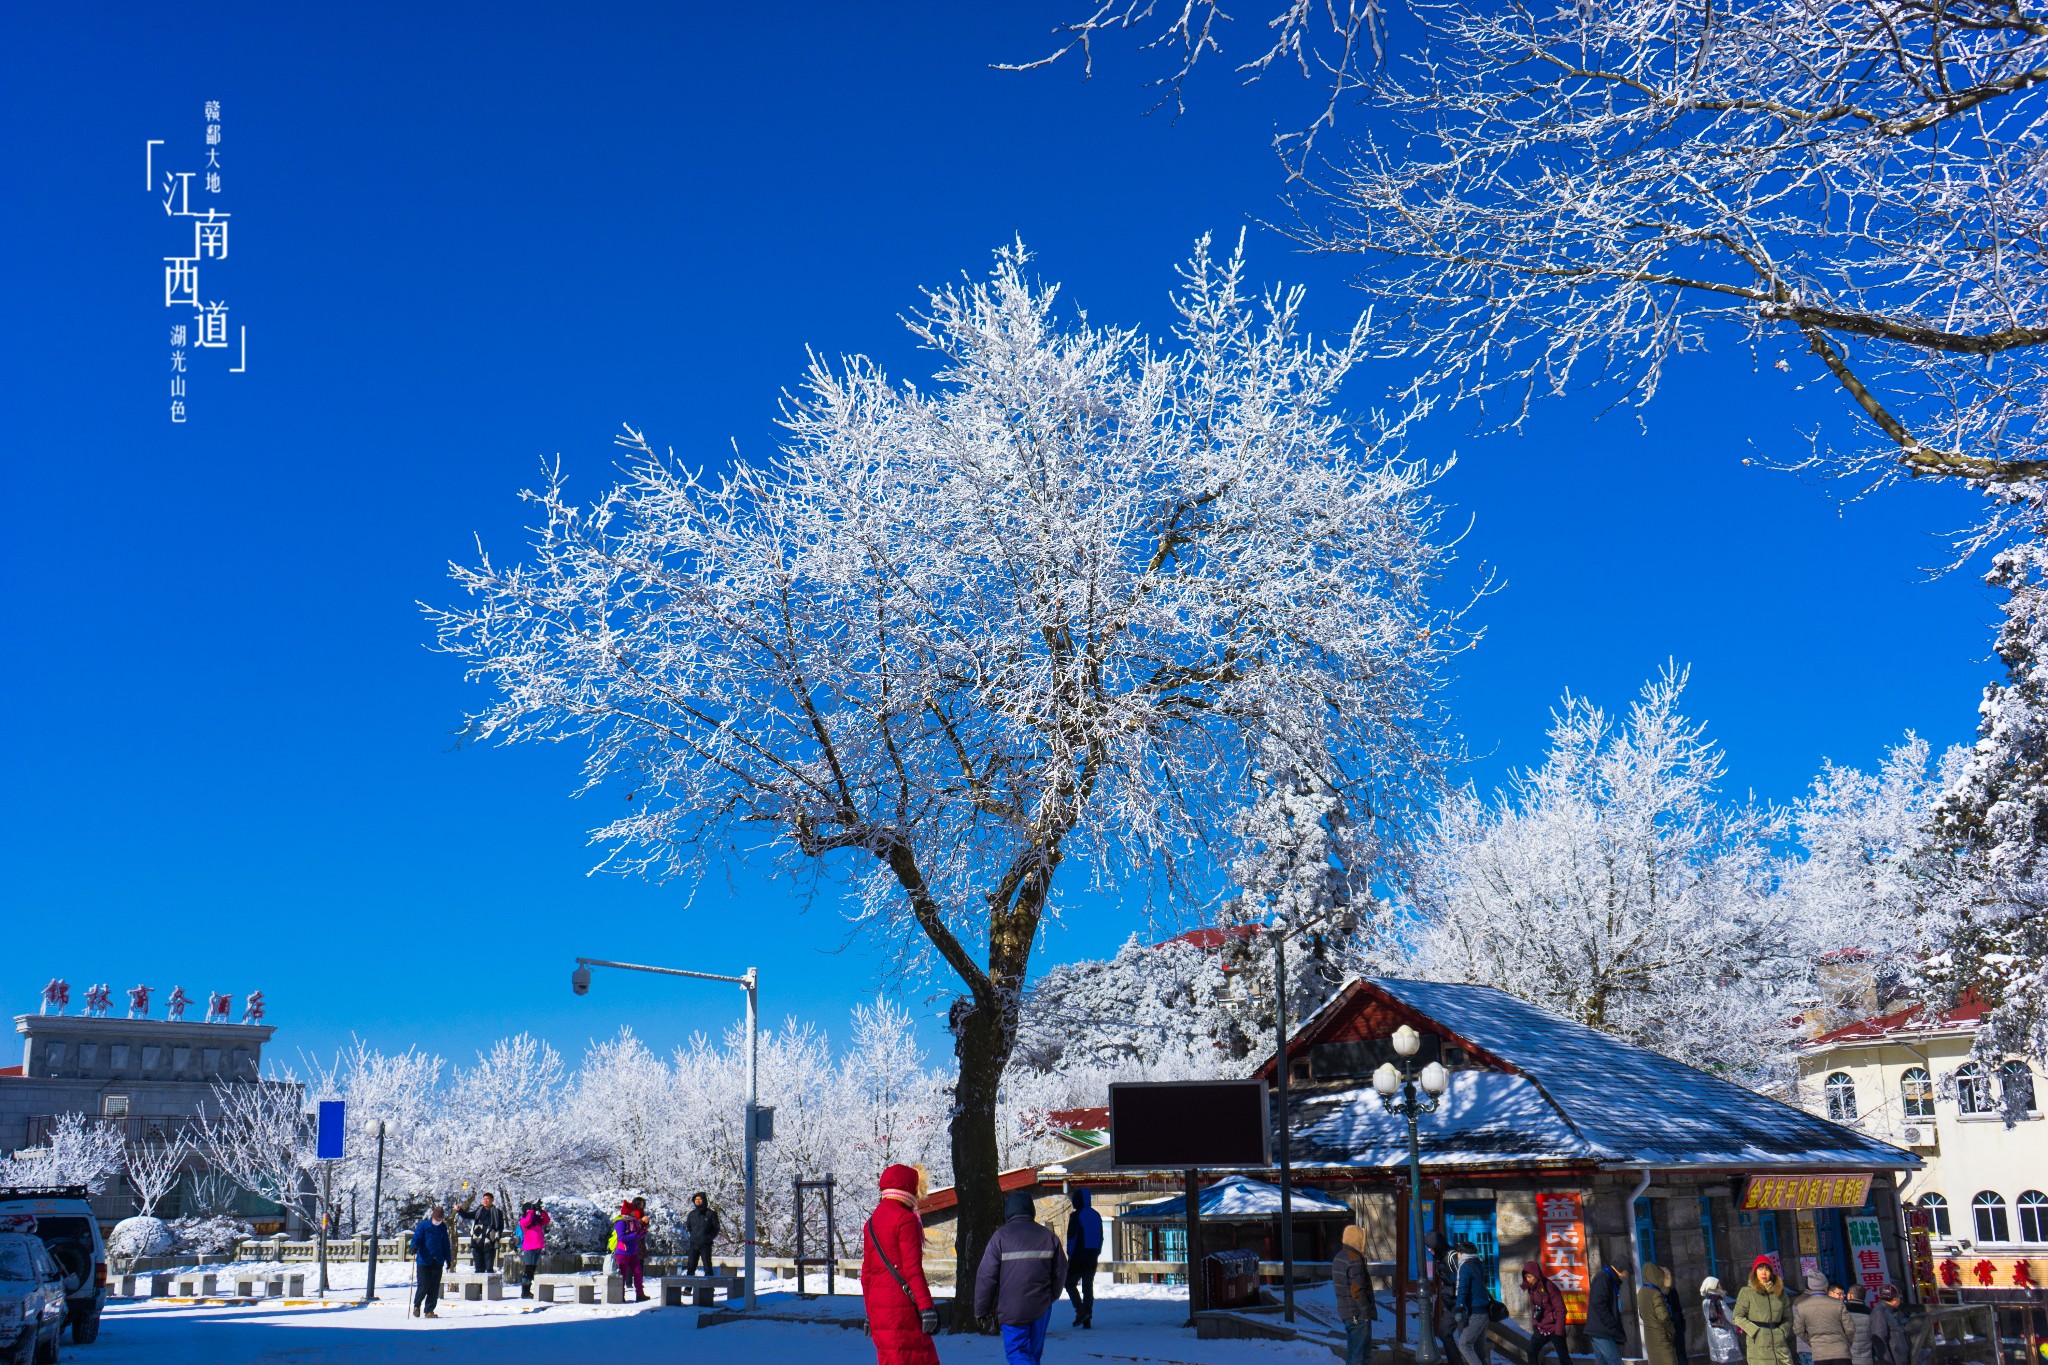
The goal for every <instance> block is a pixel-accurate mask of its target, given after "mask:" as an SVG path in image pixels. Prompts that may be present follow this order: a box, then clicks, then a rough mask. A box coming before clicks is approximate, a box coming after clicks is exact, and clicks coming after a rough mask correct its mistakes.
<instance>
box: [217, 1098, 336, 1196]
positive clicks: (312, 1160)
mask: <svg viewBox="0 0 2048 1365" xmlns="http://www.w3.org/2000/svg"><path fill="white" fill-rule="evenodd" d="M316 1137H317V1135H316V1133H315V1132H314V1126H313V1123H312V1121H311V1120H310V1119H309V1118H308V1117H307V1114H306V1091H305V1087H304V1085H303V1084H301V1083H300V1082H299V1081H298V1080H297V1079H296V1078H295V1077H294V1076H292V1075H291V1074H290V1073H289V1072H280V1073H279V1074H278V1075H277V1077H275V1078H274V1079H271V1080H265V1081H216V1082H214V1085H213V1103H212V1108H211V1112H209V1113H208V1114H206V1115H205V1116H204V1117H203V1118H202V1119H201V1120H200V1126H199V1135H198V1143H199V1150H200V1152H201V1153H202V1154H203V1155H204V1156H205V1158H206V1162H207V1164H208V1165H209V1166H211V1167H213V1169H214V1170H216V1171H218V1172H219V1173H220V1174H222V1175H224V1176H226V1177H227V1178H228V1179H229V1180H232V1181H233V1182H234V1183H235V1185H236V1186H237V1187H238V1188H240V1189H243V1190H247V1191H248V1192H249V1193H251V1194H253V1195H256V1196H258V1197H259V1198H262V1199H267V1200H269V1201H270V1202H271V1203H273V1204H276V1205H277V1206H278V1207H279V1208H282V1209H287V1210H290V1211H292V1212H295V1213H297V1214H299V1215H300V1216H301V1217H303V1218H305V1219H306V1220H307V1221H308V1222H312V1221H315V1220H316V1219H318V1218H319V1216H320V1215H321V1213H322V1212H323V1211H324V1210H323V1209H322V1208H321V1205H320V1186H319V1182H318V1181H317V1180H316V1179H315V1173H316V1172H317V1171H318V1169H319V1166H320V1159H319V1156H318V1154H317V1153H318V1147H317V1142H316Z"/></svg>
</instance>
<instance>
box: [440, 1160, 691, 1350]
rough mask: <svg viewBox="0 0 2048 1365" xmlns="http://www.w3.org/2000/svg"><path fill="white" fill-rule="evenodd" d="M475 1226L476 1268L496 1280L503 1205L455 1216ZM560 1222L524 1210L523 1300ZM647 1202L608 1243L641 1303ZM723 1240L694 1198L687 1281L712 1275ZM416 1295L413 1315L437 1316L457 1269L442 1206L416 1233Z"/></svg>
mask: <svg viewBox="0 0 2048 1365" xmlns="http://www.w3.org/2000/svg"><path fill="white" fill-rule="evenodd" d="M455 1212H456V1213H457V1215H459V1216H460V1217H461V1219H462V1221H464V1222H465V1223H468V1224H469V1233H470V1238H469V1249H470V1266H471V1268H472V1269H474V1270H475V1271H477V1272H478V1273H479V1274H485V1275H488V1274H493V1273H495V1272H496V1271H497V1268H498V1239H499V1238H500V1237H502V1236H504V1233H505V1211H504V1210H503V1209H501V1208H499V1207H498V1203H497V1199H496V1197H495V1196H494V1195H492V1194H490V1193H488V1192H487V1193H485V1194H484V1196H483V1198H482V1200H481V1201H480V1202H479V1203H478V1205H477V1207H476V1208H474V1209H471V1208H469V1207H468V1206H466V1205H463V1206H458V1207H457V1208H456V1210H455ZM553 1221H554V1220H553V1218H551V1217H550V1216H549V1214H548V1211H547V1210H546V1209H545V1208H543V1207H541V1205H540V1204H539V1203H538V1202H537V1201H536V1202H529V1203H526V1204H522V1205H521V1206H520V1208H519V1259H520V1263H521V1266H522V1268H523V1269H524V1271H525V1273H524V1274H523V1275H521V1276H520V1284H519V1296H520V1297H521V1298H527V1299H530V1298H532V1297H533V1277H534V1275H535V1273H536V1272H538V1270H539V1269H540V1258H541V1252H542V1251H543V1250H545V1249H546V1246H547V1234H548V1225H549V1224H550V1223H552V1222H553ZM647 1235H648V1222H647V1200H646V1198H645V1196H639V1197H635V1198H632V1199H627V1200H624V1201H622V1202H621V1203H620V1204H619V1211H618V1213H617V1214H616V1215H615V1216H614V1217H613V1218H612V1222H611V1231H610V1232H609V1233H607V1234H606V1237H605V1251H606V1253H607V1254H608V1255H609V1256H610V1257H611V1258H612V1265H613V1269H614V1273H616V1274H617V1275H619V1276H620V1277H621V1278H622V1279H623V1280H624V1281H625V1282H626V1283H627V1284H629V1285H631V1286H632V1289H633V1299H634V1302H636V1303H645V1302H646V1301H647V1290H646V1285H645V1273H646V1250H647ZM717 1239H718V1211H717V1210H716V1209H714V1208H712V1207H711V1202H710V1200H709V1198H707V1197H706V1195H705V1194H704V1192H703V1191H702V1190H699V1191H698V1192H697V1193H696V1194H694V1195H692V1196H691V1197H690V1211H689V1213H688V1214H686V1215H685V1216H684V1218H683V1241H684V1255H685V1262H684V1270H683V1273H684V1274H685V1275H695V1274H704V1275H709V1274H710V1273H711V1250H712V1246H713V1244H714V1243H715V1242H716V1241H717ZM412 1259H413V1290H412V1309H411V1315H412V1316H413V1317H416V1318H420V1317H425V1318H431V1317H435V1316H437V1314H436V1312H435V1310H436V1309H437V1308H438V1307H439V1306H440V1301H441V1275H442V1273H443V1272H444V1271H446V1270H448V1269H450V1268H452V1267H453V1266H454V1264H455V1240H454V1236H453V1234H452V1231H451V1229H450V1227H449V1225H448V1216H447V1211H446V1209H445V1208H444V1207H443V1206H442V1205H440V1204H436V1205H434V1206H433V1207H432V1208H431V1209H429V1210H427V1216H426V1217H425V1218H422V1219H421V1220H420V1221H419V1223H418V1225H417V1226H415V1227H414V1228H413V1230H412Z"/></svg>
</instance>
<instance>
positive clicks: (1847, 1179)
mask: <svg viewBox="0 0 2048 1365" xmlns="http://www.w3.org/2000/svg"><path fill="white" fill-rule="evenodd" d="M1869 1198H1870V1173H1869V1172H1867V1171H1866V1172H1864V1173H1863V1174H1861V1175H1753V1176H1751V1177H1750V1178H1749V1185H1748V1187H1747V1188H1745V1189H1744V1190H1743V1192H1742V1207H1743V1208H1745V1209H1860V1208H1862V1207H1863V1205H1864V1203H1865V1202H1866V1201H1867V1200H1868V1199H1869Z"/></svg>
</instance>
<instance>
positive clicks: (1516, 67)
mask: <svg viewBox="0 0 2048 1365" xmlns="http://www.w3.org/2000/svg"><path fill="white" fill-rule="evenodd" d="M1408 9H1409V12H1410V16H1411V17H1412V19H1413V21H1414V22H1415V23H1416V24H1417V25H1419V26H1420V29H1421V33H1420V34H1419V36H1418V39H1417V41H1416V42H1415V43H1414V44H1413V45H1412V48H1411V49H1410V50H1409V51H1406V52H1404V53H1400V54H1396V55H1395V56H1393V57H1392V58H1390V59H1388V60H1386V61H1385V62H1380V61H1378V60H1376V58H1377V55H1378V46H1377V43H1376V42H1367V41H1364V40H1365V39H1366V38H1368V37H1371V38H1375V39H1376V38H1377V36H1378V28H1377V22H1378V18H1379V15H1380V5H1379V4H1378V3H1377V0H1351V3H1347V4H1335V5H1329V6H1322V5H1310V4H1305V3H1301V0H1281V3H1279V4H1277V5H1268V6H1266V7H1265V11H1266V12H1265V15H1264V16H1263V17H1265V18H1267V20H1268V22H1269V25H1270V26H1269V28H1268V29H1267V30H1266V32H1265V33H1263V34H1260V35H1259V36H1258V37H1256V38H1254V39H1252V42H1251V45H1250V47H1249V48H1248V52H1249V53H1250V54H1251V56H1250V59H1249V60H1247V61H1243V62H1241V63H1239V69H1240V70H1241V71H1244V72H1246V73H1248V74H1251V75H1254V76H1255V75H1258V74H1260V73H1262V72H1264V71H1266V70H1268V69H1273V68H1276V67H1284V66H1287V65H1298V67H1299V69H1300V70H1301V71H1302V72H1303V73H1304V74H1309V73H1313V74H1314V75H1315V76H1316V77H1317V78H1319V79H1323V80H1324V81H1325V82H1326V85H1327V87H1328V93H1329V100H1328V103H1327V105H1326V107H1324V108H1323V110H1322V114H1321V117H1320V118H1318V119H1317V121H1316V123H1315V125H1314V127H1313V128H1312V129H1310V130H1308V131H1309V132H1310V133H1314V132H1319V131H1323V130H1326V129H1328V128H1329V127H1330V126H1331V124H1332V122H1333V121H1334V119H1335V116H1336V113H1337V110H1338V109H1339V107H1340V106H1359V107H1362V110H1363V114H1364V121H1363V122H1362V123H1361V124H1360V125H1359V126H1358V127H1357V128H1356V129H1355V130H1354V131H1355V132H1356V136H1355V138H1354V139H1353V140H1352V141H1350V142H1349V143H1347V144H1345V145H1342V146H1333V145H1332V144H1331V143H1329V142H1328V141H1325V142H1324V143H1322V144H1321V147H1320V149H1319V151H1318V152H1317V153H1316V154H1310V153H1309V152H1308V150H1307V147H1306V143H1307V141H1308V140H1309V139H1306V138H1296V139H1293V142H1294V147H1295V150H1296V152H1297V153H1298V155H1296V156H1295V157H1294V158H1293V162H1294V169H1295V170H1296V171H1297V172H1299V173H1300V174H1301V177H1302V178H1301V180H1300V181H1299V182H1298V188H1299V190H1300V192H1299V194H1298V195H1297V197H1296V202H1295V205H1294V207H1295V209H1296V210H1297V212H1298V213H1299V215H1300V218H1299V223H1300V228H1299V232H1300V235H1301V236H1302V237H1303V238H1304V239H1305V240H1307V241H1308V242H1310V243H1311V244H1313V245H1314V246H1316V247H1319V248H1321V249H1323V250H1327V251H1332V252H1340V253H1346V254H1351V255H1355V256H1357V257H1358V258H1359V259H1360V260H1361V262H1362V263H1363V265H1364V267H1365V268H1364V273H1363V275H1362V278H1361V281H1360V283H1361V285H1362V286H1363V287H1365V288H1367V289H1369V290H1371V291H1372V293H1373V294H1374V296H1375V297H1376V298H1378V299H1383V300H1386V301H1387V303H1388V304H1389V305H1390V309H1389V316H1390V318H1392V320H1393V321H1394V323H1395V326H1396V329H1397V330H1396V331H1395V333H1394V334H1393V336H1392V337H1390V338H1389V340H1390V344H1392V345H1394V346H1396V347H1397V348H1398V349H1399V350H1400V351H1401V352H1402V353H1404V354H1405V355H1407V356H1410V357H1412V358H1414V359H1415V360H1416V361H1417V362H1419V364H1418V370H1419V377H1418V378H1417V380H1416V382H1415V385H1414V387H1413V388H1412V389H1411V390H1410V392H1409V397H1410V398H1411V399H1413V400H1414V407H1413V408H1412V409H1411V410H1412V411H1426V410H1427V409H1428V408H1429V407H1431V406H1432V405H1435V404H1438V403H1452V404H1455V403H1460V402H1473V403H1479V404H1483V405H1484V406H1485V408H1486V412H1487V416H1488V418H1489V419H1490V420H1492V421H1496V422H1500V423H1504V424H1507V425H1511V426H1512V425H1518V424H1519V423H1520V422H1521V421H1522V420H1523V418H1524V417H1525V415H1526V413H1527V411H1528V407H1529V404H1530V402H1531V400H1532V399H1534V398H1536V397H1540V396H1544V395H1551V394H1562V393H1565V392H1568V391H1571V390H1573V389H1575V388H1582V387H1588V386H1593V385H1613V386H1616V387H1617V388H1618V389H1619V391H1620V392H1621V393H1622V394H1623V395H1624V396H1626V397H1627V398H1629V399H1630V400H1632V401H1635V402H1638V403H1641V402H1646V401H1647V400H1648V399H1649V398H1650V397H1652V396H1653V395H1654V394H1655V392H1656V391H1657V389H1658V388H1659V387H1660V385H1662V384H1663V383H1664V382H1665V381H1666V380H1667V378H1668V377H1669V376H1670V364H1671V361H1672V360H1673V358H1674V357H1677V356H1679V355H1681V354H1683V353H1685V352H1688V351H1693V350H1698V349H1701V348H1703V347H1704V346H1705V345H1706V344H1707V343H1708V342H1709V340H1710V339H1712V338H1714V337H1715V336H1716V335H1719V336H1721V337H1724V338H1726V339H1727V340H1728V341H1730V342H1733V343H1735V344H1737V345H1742V346H1748V347H1751V348H1753V349H1754V350H1755V351H1757V352H1761V353H1763V354H1764V355H1766V356H1769V355H1770V353H1771V352H1774V351H1775V352H1778V353H1779V354H1778V355H1777V356H1776V357H1775V364H1776V366H1777V368H1778V369H1780V370H1790V369H1794V368H1795V367H1797V368H1798V369H1799V370H1800V371H1805V370H1807V369H1809V368H1810V369H1811V370H1812V371H1813V373H1814V374H1815V376H1816V378H1817V380H1818V382H1821V383H1824V384H1828V385H1831V386H1833V387H1835V388H1836V389H1837V390H1838V391H1839V392H1840V394H1841V395H1842V396H1843V399H1844V400H1845V404H1846V406H1847V407H1848V409H1849V410H1850V411H1851V412H1852V413H1853V414H1854V415H1855V416H1856V417H1857V418H1858V419H1859V420H1860V423H1861V430H1862V431H1863V432H1864V433H1866V434H1867V439H1865V440H1864V441H1863V442H1862V443H1861V445H1860V447H1859V448H1856V449H1853V450H1850V451H1846V452H1839V453H1838V452H1835V451H1832V450H1829V449H1826V448H1820V449H1816V450H1815V451H1814V452H1813V454H1812V456H1811V459H1812V460H1813V461H1815V462H1821V461H1826V462H1829V463H1832V464H1834V465H1836V466H1837V467H1839V468H1840V469H1842V470H1843V471H1845V472H1847V473H1849V474H1851V475H1853V476H1855V477H1857V478H1858V479H1859V480H1861V481H1866V482H1882V481H1885V480H1887V479H1890V478H1894V477H1896V476H1897V475H1899V474H1907V475H1913V476H1919V475H1947V476H1958V477H1961V478H1965V479H1968V480H1972V481H1975V482H1978V483H1980V484H1982V485H1985V486H1988V487H1990V488H1992V489H1994V490H1996V491H2001V492H2002V491H2005V490H2008V489H2011V488H2014V487H2016V486H2017V487H2021V488H2023V489H2024V491H2025V492H2026V493H2027V494H2028V497H2029V498H2032V497H2033V496H2035V495H2037V493H2038V481H2039V480H2040V478H2041V476H2042V474H2043V473H2044V471H2048V449H2044V442H2048V254H2044V253H2043V251H2042V250H2041V239H2042V230H2043V224H2044V218H2048V177H2044V176H2043V175H2042V174H2041V173H2040V166H2041V164H2042V162H2043V159H2044V158H2048V120H2044V119H2042V117H2041V115H2040V109H2039V99H2038V90H2037V88H2036V87H2038V86H2039V85H2041V84H2042V83H2043V81H2048V10H2042V9H2039V8H2036V7H2035V6H2034V5H2032V4H2029V3H2015V2H2014V0H1940V3H1929V0H1789V2H1788V3H1769V4H1766V3H1755V2H1754V0H1751V2H1749V3H1736V4H1731V5H1695V6H1674V5H1669V4H1665V3H1662V0H1615V2H1614V3H1605V4H1597V5H1591V4H1581V5H1526V4H1522V3H1515V2H1513V0H1511V2H1510V3H1490V2H1488V0H1450V3H1444V4H1427V5H1414V6H1410V7H1408ZM1164 14H1165V17H1164V18H1162V19H1160V20H1159V21H1158V22H1159V23H1160V26H1161V29H1160V31H1158V32H1157V33H1156V35H1155V36H1156V37H1157V38H1159V39H1160V40H1161V41H1160V45H1161V46H1164V47H1165V48H1167V49H1169V50H1172V51H1175V52H1177V53H1178V54H1179V60H1178V64H1177V65H1178V70H1177V71H1176V72H1175V74H1174V75H1173V76H1172V77H1171V78H1170V79H1171V80H1172V81H1173V83H1174V85H1175V87H1176V89H1178V88H1179V85H1180V82H1181V80H1182V79H1184V78H1185V76H1186V75H1187V74H1188V72H1189V70H1190V69H1191V68H1192V67H1193V65H1194V64H1195V63H1196V62H1197V61H1199V60H1201V59H1202V58H1203V57H1204V55H1205V54H1208V53H1214V52H1218V51H1221V42H1222V34H1223V32H1224V29H1225V24H1224V22H1223V21H1224V20H1225V17H1226V16H1224V15H1223V14H1222V12H1221V11H1220V10H1219V9H1218V6H1217V4H1216V3H1215V0H1197V2H1196V3H1190V4H1187V5H1184V6H1181V5H1176V6H1171V7H1169V8H1168V9H1167V10H1166V11H1165V12H1164ZM1152 21H1153V6H1152V5H1151V4H1150V3H1149V0H1110V2H1109V3H1105V4H1103V5H1101V6H1100V7H1099V8H1098V9H1095V10H1093V11H1091V12H1088V13H1085V14H1082V15H1079V16H1078V17H1077V22H1076V23H1075V24H1074V25H1073V26H1072V28H1071V30H1070V31H1071V33H1072V34H1073V35H1074V42H1072V43H1069V44H1068V45H1067V46H1066V47H1063V49H1062V50H1063V51H1064V50H1067V49H1068V48H1071V47H1072V46H1075V45H1083V44H1085V43H1086V42H1087V41H1088V40H1090V39H1092V38H1093V37H1094V35H1095V34H1097V33H1099V32H1101V31H1102V30H1104V29H1108V28H1116V27H1131V26H1140V27H1143V26H1144V25H1146V24H1148V23H1149V22H1152ZM1287 141H1289V140H1288V139H1283V143H1285V142H1287ZM1930 168H1935V169H1930ZM1994 506H1997V507H2001V508H2004V509H2006V510H2019V509H2020V508H2021V507H2022V506H2023V504H2013V503H2006V502H1999V503H1996V504H1994Z"/></svg>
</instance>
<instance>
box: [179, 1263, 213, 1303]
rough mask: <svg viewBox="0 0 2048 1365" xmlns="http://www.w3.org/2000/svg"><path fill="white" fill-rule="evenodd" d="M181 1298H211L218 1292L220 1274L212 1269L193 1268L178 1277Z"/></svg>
mask: <svg viewBox="0 0 2048 1365" xmlns="http://www.w3.org/2000/svg"><path fill="white" fill-rule="evenodd" d="M176 1280H177V1285H178V1297H179V1298H181V1299H210V1298H212V1297H213V1296H214V1294H215V1293H217V1292H218V1290H219V1286H220V1276H219V1275H216V1274H214V1273H213V1272H212V1271H210V1270H204V1271H202V1270H193V1271H187V1272H185V1273H184V1274H181V1275H178V1276H177V1277H176Z"/></svg>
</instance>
